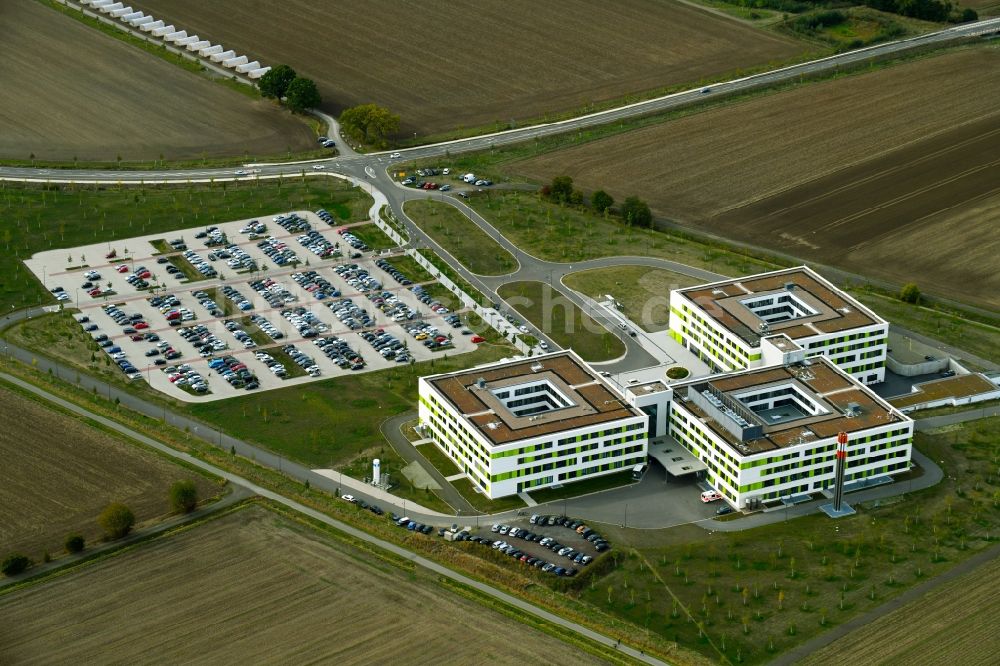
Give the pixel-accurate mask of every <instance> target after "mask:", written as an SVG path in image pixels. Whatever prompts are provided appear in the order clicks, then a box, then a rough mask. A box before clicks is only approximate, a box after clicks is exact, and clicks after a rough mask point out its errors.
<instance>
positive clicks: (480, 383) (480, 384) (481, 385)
mask: <svg viewBox="0 0 1000 666" xmlns="http://www.w3.org/2000/svg"><path fill="white" fill-rule="evenodd" d="M476 386H478V387H479V388H481V389H484V388H486V380H485V379H483V378H482V377H480V378H479V379H477V380H476Z"/></svg>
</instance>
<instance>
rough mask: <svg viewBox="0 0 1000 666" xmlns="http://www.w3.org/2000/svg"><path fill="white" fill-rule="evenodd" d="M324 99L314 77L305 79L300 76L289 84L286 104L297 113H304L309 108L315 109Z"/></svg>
mask: <svg viewBox="0 0 1000 666" xmlns="http://www.w3.org/2000/svg"><path fill="white" fill-rule="evenodd" d="M322 101H323V99H322V98H321V97H320V96H319V90H317V89H316V84H315V83H314V82H313V80H312V79H305V78H302V77H301V76H298V77H296V78H295V80H294V81H292V82H291V83H290V84H289V85H288V92H287V93H286V96H285V104H287V105H288V108H289V109H291V110H292V111H295V112H296V113H302V112H303V111H306V110H307V109H314V108H316V107H317V106H319V105H320V102H322Z"/></svg>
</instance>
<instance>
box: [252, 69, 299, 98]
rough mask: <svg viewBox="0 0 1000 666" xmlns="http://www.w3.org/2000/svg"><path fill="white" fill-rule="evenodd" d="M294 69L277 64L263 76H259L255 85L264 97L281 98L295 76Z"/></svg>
mask: <svg viewBox="0 0 1000 666" xmlns="http://www.w3.org/2000/svg"><path fill="white" fill-rule="evenodd" d="M296 76H297V75H296V74H295V70H294V69H292V68H291V67H289V66H288V65H278V66H277V67H275V68H274V69H272V70H271V71H269V72H268V73H267V74H265V75H264V76H262V77H260V82H259V83H258V84H257V87H258V88H259V89H260V94H261V95H263V96H264V97H273V98H275V99H279V100H280V99H281V98H282V97H284V96H285V93H286V92H287V91H288V86H289V85H291V83H292V81H294V80H295V78H296Z"/></svg>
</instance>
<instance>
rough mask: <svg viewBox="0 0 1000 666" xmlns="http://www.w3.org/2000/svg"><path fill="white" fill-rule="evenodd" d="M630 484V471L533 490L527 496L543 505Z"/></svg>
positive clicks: (631, 481)
mask: <svg viewBox="0 0 1000 666" xmlns="http://www.w3.org/2000/svg"><path fill="white" fill-rule="evenodd" d="M631 483H633V480H632V472H631V471H628V472H618V473H616V474H607V475H605V476H598V477H596V478H593V479H587V480H585V481H577V482H575V483H567V484H564V485H563V487H562V488H544V489H542V490H533V491H531V492H530V493H528V494H529V495H531V499H533V500H535V501H536V502H538V503H539V504H545V503H546V502H557V501H559V500H569V499H572V498H574V497H579V496H580V495H587V494H589V493H597V492H600V491H602V490H609V489H611V488H618V487H620V486H627V485H629V484H631Z"/></svg>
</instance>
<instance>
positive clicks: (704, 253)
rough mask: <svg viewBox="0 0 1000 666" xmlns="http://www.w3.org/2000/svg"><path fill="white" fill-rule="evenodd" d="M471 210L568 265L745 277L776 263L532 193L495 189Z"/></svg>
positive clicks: (523, 245) (472, 201)
mask: <svg viewBox="0 0 1000 666" xmlns="http://www.w3.org/2000/svg"><path fill="white" fill-rule="evenodd" d="M469 205H470V206H472V207H473V208H475V209H476V212H478V213H479V214H480V215H482V216H483V217H484V218H486V219H487V220H489V222H490V223H491V224H493V225H494V226H495V227H496V228H497V229H499V230H500V231H501V232H502V233H503V234H504V235H505V236H506V237H507V238H509V239H510V240H511V241H512V242H514V243H515V244H516V245H517V246H518V247H520V248H521V249H523V250H524V251H525V252H529V253H530V254H533V255H534V256H536V257H539V258H540V259H547V260H549V261H560V262H567V263H572V262H576V261H583V260H585V259H596V258H598V257H613V256H624V255H632V256H641V257H662V258H664V259H672V260H674V261H679V262H682V263H685V264H687V265H689V266H696V267H698V268H704V269H707V270H710V271H714V272H716V273H720V274H722V275H731V276H737V275H748V274H751V273H759V272H762V271H768V270H774V269H775V268H778V267H779V266H777V265H776V264H773V263H770V262H769V261H767V260H762V259H758V258H754V257H752V256H749V254H748V253H741V252H735V251H731V250H728V249H726V248H723V247H713V246H710V245H707V244H705V243H702V242H699V241H695V240H692V239H689V238H685V237H682V236H681V235H679V234H673V233H665V232H662V231H652V230H649V229H637V228H630V227H626V226H624V225H623V224H622V223H621V222H620V221H619V220H618V219H617V218H615V217H608V218H605V217H603V216H601V215H598V214H596V213H595V212H594V211H593V210H591V209H590V208H583V207H574V206H561V205H559V204H557V203H554V202H552V201H550V200H549V199H546V198H544V197H542V196H541V195H538V194H535V193H531V192H517V191H502V190H495V191H492V192H489V193H488V194H487V195H486V196H479V197H472V198H471V199H469Z"/></svg>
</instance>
